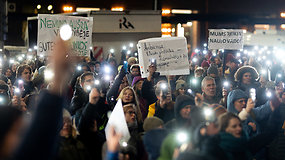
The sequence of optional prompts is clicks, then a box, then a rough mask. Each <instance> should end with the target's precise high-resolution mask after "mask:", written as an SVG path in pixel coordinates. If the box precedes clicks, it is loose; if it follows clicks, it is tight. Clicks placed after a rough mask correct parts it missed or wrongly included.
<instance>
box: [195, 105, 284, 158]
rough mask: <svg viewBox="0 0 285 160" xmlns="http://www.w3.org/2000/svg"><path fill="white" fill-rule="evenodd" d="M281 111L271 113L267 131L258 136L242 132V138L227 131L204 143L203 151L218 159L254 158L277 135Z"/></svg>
mask: <svg viewBox="0 0 285 160" xmlns="http://www.w3.org/2000/svg"><path fill="white" fill-rule="evenodd" d="M279 121H280V113H279V112H278V111H277V110H276V111H274V112H272V113H271V114H270V117H269V120H268V122H267V124H266V128H267V129H266V131H265V132H263V133H261V134H258V135H257V136H253V137H250V138H249V137H247V135H246V133H245V132H242V136H241V137H240V138H236V137H234V136H233V135H231V134H229V133H225V132H220V133H219V134H217V135H215V136H212V137H210V138H208V139H207V140H205V142H204V143H203V144H202V147H201V151H202V153H204V154H206V155H210V156H212V157H214V158H216V159H217V160H241V159H242V160H252V159H253V155H254V154H256V153H257V152H258V151H260V150H261V149H262V148H264V147H265V146H266V145H267V144H268V143H270V142H271V141H272V140H273V138H274V136H276V135H277V131H278V130H277V129H278V125H277V124H278V122H279Z"/></svg>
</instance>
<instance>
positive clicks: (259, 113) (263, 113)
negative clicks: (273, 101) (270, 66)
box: [227, 89, 272, 136]
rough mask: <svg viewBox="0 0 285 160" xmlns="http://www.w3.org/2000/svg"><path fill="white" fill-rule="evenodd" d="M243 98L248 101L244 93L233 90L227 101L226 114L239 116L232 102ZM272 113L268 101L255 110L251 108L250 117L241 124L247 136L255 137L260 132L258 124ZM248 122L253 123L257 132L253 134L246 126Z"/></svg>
mask: <svg viewBox="0 0 285 160" xmlns="http://www.w3.org/2000/svg"><path fill="white" fill-rule="evenodd" d="M241 98H245V99H248V96H247V95H246V93H245V92H244V91H242V90H240V89H236V90H233V91H231V92H230V93H229V95H228V99H227V107H228V108H227V109H228V112H231V113H234V114H237V115H238V114H239V112H238V111H237V110H236V109H235V106H234V102H235V101H236V100H238V99H241ZM271 113H272V111H271V108H270V104H269V101H268V102H266V103H265V104H264V105H261V106H258V107H256V108H253V109H252V110H251V113H250V116H249V117H248V118H247V119H246V120H245V121H243V122H242V125H243V130H244V131H245V132H246V134H248V135H249V136H253V135H256V134H257V133H259V132H260V125H262V124H260V123H261V121H263V120H264V119H267V118H268V117H269V115H270V114H271ZM249 122H253V123H255V124H256V128H257V131H256V132H254V131H253V130H252V127H251V126H249V125H248V123H249Z"/></svg>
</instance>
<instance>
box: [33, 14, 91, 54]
mask: <svg viewBox="0 0 285 160" xmlns="http://www.w3.org/2000/svg"><path fill="white" fill-rule="evenodd" d="M64 24H68V25H70V27H71V28H72V37H71V39H70V40H69V42H70V46H71V48H72V52H74V53H75V54H77V55H79V56H86V55H89V53H90V47H91V46H92V27H93V18H92V17H76V16H63V15H48V14H39V15H38V42H37V47H38V50H37V54H38V55H47V54H48V53H49V52H50V51H52V50H53V47H54V45H55V40H56V37H57V36H59V30H60V27H61V26H62V25H64Z"/></svg>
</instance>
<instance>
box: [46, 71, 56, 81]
mask: <svg viewBox="0 0 285 160" xmlns="http://www.w3.org/2000/svg"><path fill="white" fill-rule="evenodd" d="M44 76H45V80H46V81H50V80H51V79H52V78H53V76H54V73H53V72H52V70H50V69H46V70H45V71H44Z"/></svg>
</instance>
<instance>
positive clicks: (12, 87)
mask: <svg viewBox="0 0 285 160" xmlns="http://www.w3.org/2000/svg"><path fill="white" fill-rule="evenodd" d="M69 53H70V49H69V48H68V47H67V45H66V44H65V42H63V41H62V40H58V41H57V45H56V46H55V48H54V51H53V52H52V53H51V55H50V56H48V57H46V58H39V57H36V59H34V58H33V59H32V60H31V59H28V58H27V56H26V58H25V56H23V58H24V59H26V60H23V61H20V62H16V61H14V60H13V61H12V62H11V59H13V58H14V57H11V56H10V55H4V56H3V59H2V61H1V62H2V67H1V68H2V75H1V77H0V105H1V107H0V119H1V120H0V126H1V128H0V159H12V160H20V159H21V160H22V159H29V160H30V159H37V160H39V159H41V160H44V159H57V160H81V159H82V160H89V159H90V160H93V159H94V160H95V159H96V160H98V159H104V160H117V159H119V160H147V159H148V160H156V159H158V160H172V159H178V160H184V159H195V160H199V159H201V160H221V159H222V160H253V159H256V160H284V159H285V86H284V83H285V74H284V73H285V72H284V71H285V68H284V70H283V68H282V67H283V66H282V64H280V63H279V61H278V59H276V58H272V59H271V60H272V64H270V66H269V65H267V66H266V64H265V61H260V60H257V57H254V56H250V55H249V54H242V55H240V53H237V52H236V51H218V52H217V53H216V52H215V53H212V52H210V51H207V52H199V51H195V52H192V51H191V48H188V56H189V57H188V58H189V70H190V74H189V75H175V76H174V75H166V76H162V75H160V73H159V72H158V71H157V66H156V63H150V64H149V66H148V76H147V77H146V78H143V77H141V73H140V66H139V64H138V58H137V57H136V56H135V55H132V54H125V53H122V56H121V61H120V62H119V65H117V61H116V59H115V58H114V57H113V54H110V55H109V56H108V58H107V59H106V60H105V61H99V60H96V59H94V57H93V56H92V55H91V56H90V57H76V56H74V55H72V54H69ZM244 53H245V52H244ZM265 66H266V70H265V72H264V70H263V69H262V68H264V67H265ZM119 99H120V100H121V102H122V109H123V112H124V119H125V121H126V124H127V127H128V132H129V133H130V138H129V140H128V141H127V142H122V141H121V138H122V133H119V132H117V129H116V128H115V126H111V128H110V130H109V132H110V133H109V134H108V137H107V138H106V133H105V128H106V125H107V124H108V119H109V115H110V113H111V112H112V110H113V109H114V107H115V105H116V103H117V102H118V101H119ZM106 139H107V140H106Z"/></svg>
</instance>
